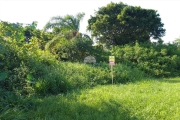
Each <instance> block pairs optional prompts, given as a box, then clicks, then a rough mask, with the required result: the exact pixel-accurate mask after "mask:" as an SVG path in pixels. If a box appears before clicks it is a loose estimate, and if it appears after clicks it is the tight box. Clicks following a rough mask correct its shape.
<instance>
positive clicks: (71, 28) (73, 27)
mask: <svg viewBox="0 0 180 120" xmlns="http://www.w3.org/2000/svg"><path fill="white" fill-rule="evenodd" d="M84 15H85V13H78V14H77V15H76V16H73V15H66V16H64V17H61V16H56V17H52V18H51V20H50V21H49V22H48V23H47V24H46V25H45V27H44V31H47V30H49V29H51V30H53V32H55V33H57V34H58V35H60V36H62V35H63V36H65V37H66V38H68V39H72V38H73V37H75V36H78V35H82V34H81V33H79V28H80V21H81V20H82V18H83V17H84ZM56 37H57V36H56Z"/></svg>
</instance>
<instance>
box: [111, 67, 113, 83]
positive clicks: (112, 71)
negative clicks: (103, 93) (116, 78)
mask: <svg viewBox="0 0 180 120" xmlns="http://www.w3.org/2000/svg"><path fill="white" fill-rule="evenodd" d="M111 75H112V84H113V65H111Z"/></svg>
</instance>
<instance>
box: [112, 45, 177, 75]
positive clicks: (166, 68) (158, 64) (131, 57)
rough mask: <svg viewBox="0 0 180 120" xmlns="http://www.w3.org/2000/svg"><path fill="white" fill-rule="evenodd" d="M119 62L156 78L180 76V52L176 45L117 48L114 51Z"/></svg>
mask: <svg viewBox="0 0 180 120" xmlns="http://www.w3.org/2000/svg"><path fill="white" fill-rule="evenodd" d="M112 54H113V55H115V56H116V58H117V59H116V61H117V62H125V63H127V64H129V65H130V66H132V67H137V68H139V69H141V70H142V71H144V72H145V73H147V74H149V75H151V76H155V77H170V76H177V75H179V72H178V71H179V65H180V62H179V60H180V57H179V56H180V52H179V50H178V47H177V46H176V45H175V44H157V43H154V44H153V43H151V44H138V43H136V45H134V46H131V45H125V46H119V47H118V46H116V47H114V48H113V50H112Z"/></svg>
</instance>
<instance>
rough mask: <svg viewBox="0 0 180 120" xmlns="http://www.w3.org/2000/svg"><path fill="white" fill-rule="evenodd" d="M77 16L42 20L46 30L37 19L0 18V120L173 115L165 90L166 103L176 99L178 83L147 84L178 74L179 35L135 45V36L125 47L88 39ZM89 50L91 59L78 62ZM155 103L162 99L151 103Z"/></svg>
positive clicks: (79, 15)
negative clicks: (111, 61)
mask: <svg viewBox="0 0 180 120" xmlns="http://www.w3.org/2000/svg"><path fill="white" fill-rule="evenodd" d="M83 16H84V13H80V14H77V16H76V17H74V16H71V15H67V16H64V17H54V18H52V20H54V19H57V21H55V23H53V22H52V21H50V22H48V23H47V25H46V26H45V29H49V28H52V31H51V32H47V31H45V30H38V29H36V26H37V22H32V24H27V25H25V26H24V25H23V24H21V23H9V22H5V21H0V68H1V69H0V119H120V118H121V119H146V118H147V119H150V118H153V119H169V118H170V117H171V115H172V116H173V117H171V118H173V119H176V118H179V116H178V114H177V113H179V110H178V109H177V108H176V107H175V105H176V104H172V103H171V100H170V99H168V98H167V97H166V96H165V94H163V93H164V92H167V91H168V95H169V96H170V97H172V98H173V101H172V102H177V101H176V99H175V98H174V97H173V96H172V95H170V93H172V94H175V92H177V91H178V89H175V88H178V87H177V86H178V83H177V84H176V87H172V85H171V84H167V83H166V84H165V83H162V82H159V81H151V82H146V81H147V80H148V79H152V78H154V79H156V78H162V77H163V78H164V77H166V78H167V77H178V76H179V70H180V67H179V66H180V49H179V43H178V40H176V43H172V44H170V43H169V44H164V43H163V41H161V40H159V41H158V42H155V43H151V42H149V40H147V41H148V42H144V43H141V42H136V43H135V44H134V39H133V40H132V41H133V43H132V42H130V43H132V44H125V45H123V46H112V47H111V46H109V45H108V44H106V45H103V44H97V45H93V41H92V39H91V38H90V37H89V36H88V35H86V34H82V33H80V32H79V25H80V20H81V19H82V17H83ZM58 19H59V20H60V21H58ZM160 27H162V26H160ZM146 35H147V34H145V36H146ZM157 36H159V35H157ZM131 37H132V36H131ZM139 37H140V36H138V37H137V38H139ZM128 40H130V39H128ZM137 41H138V40H137ZM128 43H129V42H128ZM90 55H91V56H93V57H95V58H96V62H97V63H96V64H85V63H83V60H84V58H85V57H86V56H90ZM110 55H114V56H115V58H116V60H115V61H116V65H115V66H113V82H114V84H116V85H114V86H113V87H112V86H110V85H109V84H111V83H112V76H111V75H112V71H111V66H110V65H109V64H108V61H109V56H110ZM138 81H141V82H138ZM142 81H143V82H142ZM163 81H164V80H163ZM156 84H157V85H156ZM100 85H101V86H100ZM161 85H162V86H161ZM165 85H167V86H169V87H170V88H172V90H170V89H168V90H167V89H166V88H168V87H167V86H165ZM145 88H147V89H145ZM111 90H112V92H110V91H111ZM166 90H167V91H166ZM149 93H151V94H149ZM147 94H149V95H147ZM159 94H161V96H159ZM134 95H136V96H134ZM154 96H155V97H154ZM157 96H159V97H157ZM156 97H157V99H155V102H153V103H152V104H150V102H152V101H153V100H154V98H156ZM162 97H164V98H165V99H166V100H167V101H166V100H164V102H162V104H169V106H168V107H171V105H172V111H175V112H174V113H172V114H170V115H169V116H164V115H167V107H164V106H162V104H161V103H160V101H161V99H160V98H162ZM176 97H177V99H178V96H176ZM132 100H134V101H132ZM165 101H166V102H165ZM156 102H157V103H158V104H160V105H159V106H158V105H157V106H155V104H156ZM49 103H51V104H49ZM52 103H53V104H52ZM147 104H150V106H149V107H147ZM139 106H140V107H139ZM44 107H47V108H48V111H44V109H45V108H44ZM154 107H155V109H153V108H154ZM136 109H137V110H138V111H136ZM162 109H165V110H164V111H163V110H162ZM154 110H155V112H154ZM161 111H162V112H161ZM46 112H47V114H46ZM73 113H74V114H73ZM148 113H150V114H149V115H148ZM32 114H33V115H32Z"/></svg>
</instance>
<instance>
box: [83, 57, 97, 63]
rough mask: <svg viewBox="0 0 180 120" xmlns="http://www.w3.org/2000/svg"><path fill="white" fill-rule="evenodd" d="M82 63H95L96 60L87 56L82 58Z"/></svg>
mask: <svg viewBox="0 0 180 120" xmlns="http://www.w3.org/2000/svg"><path fill="white" fill-rule="evenodd" d="M84 63H96V59H95V58H94V57H93V56H87V57H85V58H84Z"/></svg>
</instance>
